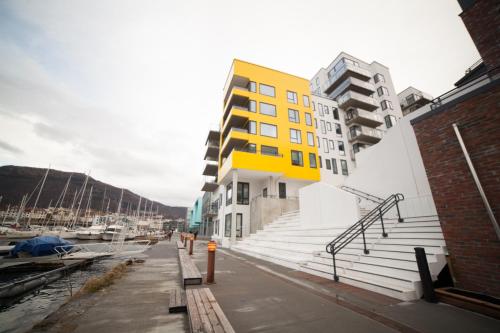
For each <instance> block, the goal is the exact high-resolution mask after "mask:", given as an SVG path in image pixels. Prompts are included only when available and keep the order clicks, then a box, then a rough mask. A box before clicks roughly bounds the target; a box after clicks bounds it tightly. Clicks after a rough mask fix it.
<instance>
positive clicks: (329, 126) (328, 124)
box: [326, 121, 332, 132]
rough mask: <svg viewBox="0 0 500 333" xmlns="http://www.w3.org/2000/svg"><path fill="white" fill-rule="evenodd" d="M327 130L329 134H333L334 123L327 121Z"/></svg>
mask: <svg viewBox="0 0 500 333" xmlns="http://www.w3.org/2000/svg"><path fill="white" fill-rule="evenodd" d="M326 129H327V130H328V132H331V131H332V123H331V122H329V121H327V122H326Z"/></svg>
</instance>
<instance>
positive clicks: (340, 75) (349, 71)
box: [324, 63, 372, 95]
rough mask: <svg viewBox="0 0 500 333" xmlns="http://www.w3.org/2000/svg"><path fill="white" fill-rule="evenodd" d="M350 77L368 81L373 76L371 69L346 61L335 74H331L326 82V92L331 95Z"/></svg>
mask: <svg viewBox="0 0 500 333" xmlns="http://www.w3.org/2000/svg"><path fill="white" fill-rule="evenodd" d="M348 77H354V78H356V79H359V80H361V81H368V80H370V79H371V78H372V75H371V73H370V71H368V70H366V69H364V68H361V67H359V66H356V65H353V64H349V63H345V64H344V66H342V68H340V69H339V70H338V71H337V72H336V73H335V74H333V75H332V76H330V79H329V80H328V82H327V84H326V89H325V91H324V93H325V94H327V95H329V94H330V93H332V92H333V91H334V90H335V89H336V88H337V87H339V86H340V84H341V83H342V82H343V81H344V80H345V79H347V78H348Z"/></svg>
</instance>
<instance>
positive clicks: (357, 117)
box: [345, 108, 384, 127]
mask: <svg viewBox="0 0 500 333" xmlns="http://www.w3.org/2000/svg"><path fill="white" fill-rule="evenodd" d="M345 123H346V125H347V126H349V125H351V124H354V123H356V124H359V125H365V126H368V127H378V126H380V125H382V124H383V123H384V121H383V119H382V116H381V115H378V114H376V113H373V112H369V111H365V110H361V109H356V108H350V109H348V110H347V111H346V115H345Z"/></svg>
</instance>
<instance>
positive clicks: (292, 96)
mask: <svg viewBox="0 0 500 333" xmlns="http://www.w3.org/2000/svg"><path fill="white" fill-rule="evenodd" d="M286 99H287V100H288V102H289V103H293V104H298V103H299V101H298V99H297V93H296V92H294V91H289V90H287V92H286Z"/></svg>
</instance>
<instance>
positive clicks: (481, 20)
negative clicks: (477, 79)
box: [460, 0, 500, 69]
mask: <svg viewBox="0 0 500 333" xmlns="http://www.w3.org/2000/svg"><path fill="white" fill-rule="evenodd" d="M460 16H461V17H462V21H463V22H464V24H465V26H466V28H467V30H468V31H469V34H470V35H471V37H472V39H473V40H474V44H476V47H477V50H478V51H479V53H480V54H481V57H482V58H483V61H484V63H485V64H486V66H488V68H489V69H492V68H495V67H497V66H499V65H500V1H498V0H476V2H475V3H474V5H473V6H472V7H471V8H468V9H466V10H465V11H464V12H463V13H462V14H460Z"/></svg>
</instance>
